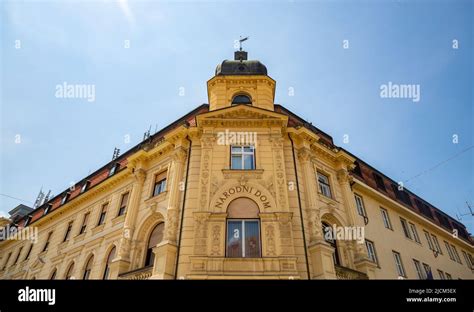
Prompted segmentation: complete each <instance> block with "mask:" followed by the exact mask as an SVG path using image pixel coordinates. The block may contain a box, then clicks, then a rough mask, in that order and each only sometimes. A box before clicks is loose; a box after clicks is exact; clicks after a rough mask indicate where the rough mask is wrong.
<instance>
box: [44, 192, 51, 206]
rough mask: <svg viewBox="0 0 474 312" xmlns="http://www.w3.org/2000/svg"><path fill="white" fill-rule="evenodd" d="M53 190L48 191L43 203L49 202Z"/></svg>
mask: <svg viewBox="0 0 474 312" xmlns="http://www.w3.org/2000/svg"><path fill="white" fill-rule="evenodd" d="M50 196H51V190H49V191H48V193H47V194H46V196H45V197H44V200H43V203H42V204H45V203H47V202H48V200H49V199H50V198H51V197H50Z"/></svg>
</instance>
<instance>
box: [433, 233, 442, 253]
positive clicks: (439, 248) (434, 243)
mask: <svg viewBox="0 0 474 312" xmlns="http://www.w3.org/2000/svg"><path fill="white" fill-rule="evenodd" d="M431 238H432V239H433V248H434V250H436V251H437V252H438V253H439V254H441V255H442V254H443V252H442V251H441V246H440V245H439V242H438V238H437V237H436V236H434V235H433V234H431Z"/></svg>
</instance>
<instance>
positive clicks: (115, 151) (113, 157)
mask: <svg viewBox="0 0 474 312" xmlns="http://www.w3.org/2000/svg"><path fill="white" fill-rule="evenodd" d="M119 155H120V149H119V148H116V147H115V148H114V155H113V156H112V160H115V159H117V158H118V157H119Z"/></svg>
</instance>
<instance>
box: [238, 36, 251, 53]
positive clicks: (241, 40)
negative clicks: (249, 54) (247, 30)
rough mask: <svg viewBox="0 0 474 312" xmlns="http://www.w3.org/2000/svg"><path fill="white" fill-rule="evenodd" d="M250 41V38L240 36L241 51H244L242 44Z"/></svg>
mask: <svg viewBox="0 0 474 312" xmlns="http://www.w3.org/2000/svg"><path fill="white" fill-rule="evenodd" d="M248 39H249V37H245V38H242V36H240V39H239V46H240V51H242V42H244V41H247V40H248Z"/></svg>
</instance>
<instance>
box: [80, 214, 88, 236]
mask: <svg viewBox="0 0 474 312" xmlns="http://www.w3.org/2000/svg"><path fill="white" fill-rule="evenodd" d="M88 219H89V213H86V214H85V215H84V219H83V220H82V225H81V229H80V230H79V235H81V234H83V233H85V231H86V228H87V220H88Z"/></svg>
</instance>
